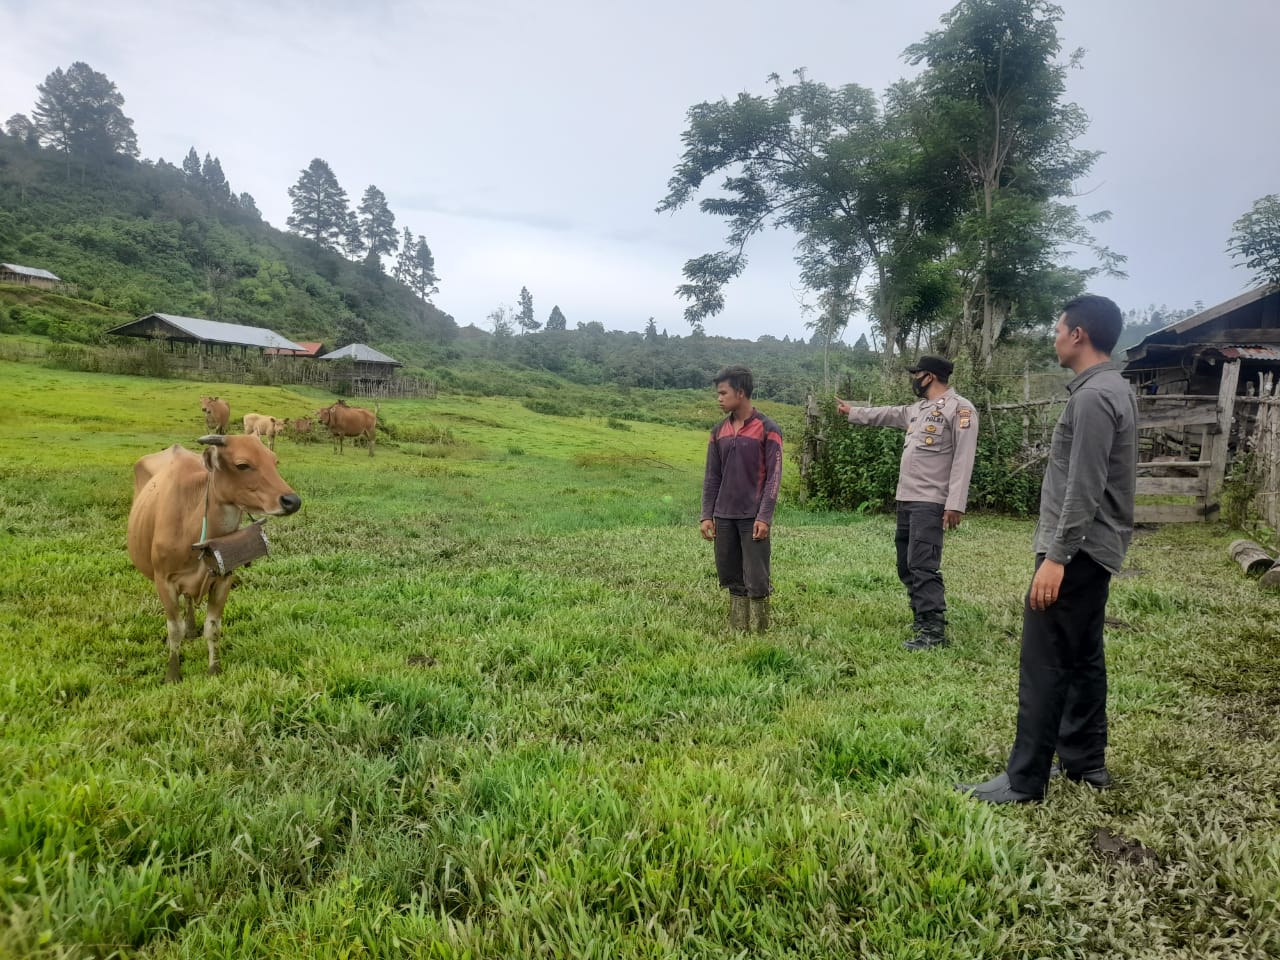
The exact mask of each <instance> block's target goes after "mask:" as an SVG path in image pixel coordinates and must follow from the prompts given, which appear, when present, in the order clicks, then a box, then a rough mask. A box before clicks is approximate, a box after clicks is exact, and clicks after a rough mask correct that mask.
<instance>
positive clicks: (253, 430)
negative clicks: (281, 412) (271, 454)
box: [244, 413, 285, 450]
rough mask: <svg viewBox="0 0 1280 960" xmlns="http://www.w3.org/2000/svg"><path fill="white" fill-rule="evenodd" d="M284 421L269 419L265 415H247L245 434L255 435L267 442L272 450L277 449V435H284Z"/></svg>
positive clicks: (276, 418) (245, 416) (245, 417)
mask: <svg viewBox="0 0 1280 960" xmlns="http://www.w3.org/2000/svg"><path fill="white" fill-rule="evenodd" d="M284 423H285V422H284V421H283V420H281V419H280V418H279V417H269V416H267V415H266V414H265V413H246V414H245V415H244V432H245V433H246V434H253V435H254V436H257V437H259V438H261V439H262V440H263V441H265V442H266V444H267V446H269V447H270V448H271V449H272V450H274V449H275V448H276V434H279V433H284Z"/></svg>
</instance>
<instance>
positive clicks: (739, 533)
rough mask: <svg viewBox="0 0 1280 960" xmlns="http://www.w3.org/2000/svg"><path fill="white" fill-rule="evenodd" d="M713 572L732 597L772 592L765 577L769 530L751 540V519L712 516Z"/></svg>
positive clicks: (766, 594) (759, 595) (753, 525)
mask: <svg viewBox="0 0 1280 960" xmlns="http://www.w3.org/2000/svg"><path fill="white" fill-rule="evenodd" d="M714 520H715V524H716V539H715V545H716V573H718V574H720V586H722V587H727V588H728V590H729V594H730V596H734V597H755V598H760V597H767V596H769V594H770V593H772V592H773V584H772V583H771V582H770V581H769V554H770V544H772V543H773V537H772V531H771V533H770V536H769V537H766V538H765V539H764V540H752V539H751V531H752V530H753V529H754V528H755V524H756V522H755V520H754V519H751V520H727V519H725V518H724V517H715V518H714Z"/></svg>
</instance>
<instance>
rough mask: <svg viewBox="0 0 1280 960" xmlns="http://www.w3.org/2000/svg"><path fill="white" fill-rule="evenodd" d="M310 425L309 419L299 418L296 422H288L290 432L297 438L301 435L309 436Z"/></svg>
mask: <svg viewBox="0 0 1280 960" xmlns="http://www.w3.org/2000/svg"><path fill="white" fill-rule="evenodd" d="M311 425H312V424H311V418H310V417H299V418H298V419H297V420H290V421H289V429H290V430H292V431H293V432H294V433H296V434H298V435H299V436H301V435H303V434H306V435H307V436H310V435H311Z"/></svg>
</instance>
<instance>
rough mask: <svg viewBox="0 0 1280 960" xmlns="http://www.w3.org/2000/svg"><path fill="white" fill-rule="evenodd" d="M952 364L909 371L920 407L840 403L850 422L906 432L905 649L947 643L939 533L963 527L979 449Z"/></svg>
mask: <svg viewBox="0 0 1280 960" xmlns="http://www.w3.org/2000/svg"><path fill="white" fill-rule="evenodd" d="M953 368H954V365H953V364H952V363H951V361H950V360H946V359H944V358H942V357H921V358H920V359H919V360H917V361H916V363H915V364H914V365H913V366H910V367H908V368H907V372H908V373H910V374H911V389H912V391H913V392H914V393H915V395H916V396H917V397H919V398H920V400H919V401H918V402H917V403H909V404H904V405H902V406H896V407H855V406H853V404H851V403H849V402H848V401H847V400H841V399H840V398H839V397H837V398H836V409H837V410H838V411H839V412H840V413H841V414H842V415H843V416H846V417H848V419H849V422H850V423H853V424H861V425H864V426H872V427H896V428H897V429H899V430H905V431H906V434H907V436H906V442H905V444H904V445H903V448H902V463H901V466H900V467H899V469H898V491H897V494H896V497H897V501H898V528H897V532H896V535H895V537H894V542H895V543H896V545H897V548H898V579H900V580H901V581H902V583H903V585H904V586H905V587H906V588H907V596H908V597H909V598H910V600H911V611H912V613H913V614H914V615H915V620H914V623H913V627H912V638H911V639H910V640H908V641H907V642H906V643H905V644H904V646H905V647H906V648H907V649H908V650H928V649H930V648H931V647H936V646H940V645H941V644H944V643H946V642H947V634H946V628H947V619H946V611H947V599H946V594H945V592H944V590H943V584H942V532H943V530H944V529H947V530H954V529H955V528H956V527H958V526H960V520H961V519H962V518H963V516H964V509H965V504H966V502H967V500H968V498H969V477H970V475H971V474H972V473H973V458H974V454H975V453H976V452H977V449H978V413H977V411H976V410H975V409H974V406H973V404H972V403H970V402H969V401H968V400H966V399H965V398H964V397H962V396H960V395H959V394H958V393H956V392H955V391H954V390H953V389H951V387H950V385H949V383H948V381H950V379H951V371H952V369H953Z"/></svg>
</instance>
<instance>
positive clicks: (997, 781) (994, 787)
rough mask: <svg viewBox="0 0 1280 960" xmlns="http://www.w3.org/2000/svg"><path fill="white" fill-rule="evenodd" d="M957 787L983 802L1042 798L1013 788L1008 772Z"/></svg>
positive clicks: (1024, 800) (1033, 801) (1028, 800)
mask: <svg viewBox="0 0 1280 960" xmlns="http://www.w3.org/2000/svg"><path fill="white" fill-rule="evenodd" d="M956 789H957V790H959V791H960V792H961V793H967V794H968V795H969V796H971V797H973V799H975V800H981V801H982V802H983V803H1038V802H1039V801H1040V800H1041V799H1042V798H1041V797H1037V796H1036V795H1035V794H1032V793H1021V792H1019V791H1017V790H1015V789H1013V787H1012V786H1011V785H1010V784H1009V774H1007V773H1002V774H1000V775H998V776H995V777H992V778H991V779H990V780H988V781H987V782H986V783H957V784H956Z"/></svg>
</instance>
